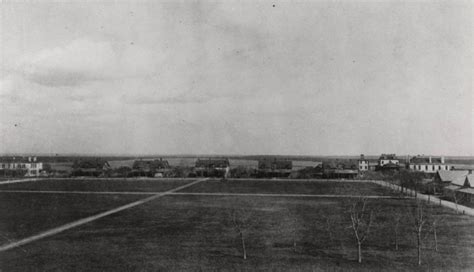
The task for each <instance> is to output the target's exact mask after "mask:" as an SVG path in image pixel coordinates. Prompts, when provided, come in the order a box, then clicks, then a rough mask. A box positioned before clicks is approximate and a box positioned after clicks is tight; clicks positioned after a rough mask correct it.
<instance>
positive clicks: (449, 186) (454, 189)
mask: <svg viewBox="0 0 474 272" xmlns="http://www.w3.org/2000/svg"><path fill="white" fill-rule="evenodd" d="M444 189H446V190H450V191H457V190H459V189H461V187H460V186H457V185H452V184H451V185H448V186H446V187H444Z"/></svg>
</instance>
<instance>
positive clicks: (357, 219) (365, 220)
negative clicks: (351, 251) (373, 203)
mask: <svg viewBox="0 0 474 272" xmlns="http://www.w3.org/2000/svg"><path fill="white" fill-rule="evenodd" d="M350 217H351V226H350V228H352V231H353V233H354V236H355V238H356V241H357V252H358V258H357V260H358V262H359V263H362V244H363V243H364V241H365V240H366V239H367V237H368V236H369V233H370V227H371V226H372V223H373V221H374V211H373V210H369V209H368V208H367V198H366V197H359V198H356V199H355V200H354V202H353V203H352V205H351V207H350Z"/></svg>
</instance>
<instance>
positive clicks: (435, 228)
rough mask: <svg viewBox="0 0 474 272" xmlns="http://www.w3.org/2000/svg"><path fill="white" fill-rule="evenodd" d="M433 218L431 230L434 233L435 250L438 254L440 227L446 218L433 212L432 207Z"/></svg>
mask: <svg viewBox="0 0 474 272" xmlns="http://www.w3.org/2000/svg"><path fill="white" fill-rule="evenodd" d="M431 218H432V220H431V230H432V231H433V240H434V249H435V251H436V252H438V227H439V225H440V224H441V222H442V221H443V220H444V217H443V216H442V215H436V214H435V212H434V211H433V206H431Z"/></svg>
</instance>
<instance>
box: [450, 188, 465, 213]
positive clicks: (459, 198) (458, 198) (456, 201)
mask: <svg viewBox="0 0 474 272" xmlns="http://www.w3.org/2000/svg"><path fill="white" fill-rule="evenodd" d="M451 196H452V198H453V201H454V205H455V206H456V214H458V213H459V208H458V204H459V203H460V202H462V201H463V198H462V195H460V194H459V195H458V194H456V191H454V190H453V191H452V194H451Z"/></svg>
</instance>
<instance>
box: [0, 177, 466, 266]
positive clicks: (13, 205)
mask: <svg viewBox="0 0 474 272" xmlns="http://www.w3.org/2000/svg"><path fill="white" fill-rule="evenodd" d="M67 182H72V181H63V183H67ZM97 182H102V181H97ZM129 182H130V183H131V182H132V181H129ZM180 182H183V183H186V182H188V183H189V182H190V181H186V182H185V181H180ZM271 183H274V184H273V185H271ZM154 184H156V181H155V183H154ZM175 184H176V186H175V187H178V186H179V185H178V183H175ZM288 184H291V185H292V186H291V187H288V186H287V185H288ZM17 185H20V184H17ZM30 185H31V184H30ZM127 186H128V185H127ZM127 186H125V185H124V186H123V188H124V190H125V187H126V188H127V189H126V190H127V191H129V190H132V188H133V186H132V185H130V186H132V187H127ZM156 186H159V185H156ZM340 187H341V188H343V189H341V188H340ZM61 188H63V187H61ZM147 188H148V189H151V188H149V187H147ZM317 188H319V189H317ZM330 188H337V190H336V189H330ZM2 189H5V188H4V187H3V186H2V187H0V190H2ZM50 189H53V188H52V187H50ZM63 189H64V188H63ZM91 189H93V187H92V185H91V186H89V187H87V190H91ZM152 189H153V191H154V190H156V188H152ZM74 190H75V189H74ZM117 190H118V189H114V190H113V191H117ZM163 190H166V189H165V188H163ZM179 192H189V193H191V192H219V193H226V192H228V193H234V192H239V193H242V192H245V193H285V194H288V193H292V194H296V193H306V194H309V193H311V194H333V193H334V192H338V193H341V194H345V195H347V194H356V195H357V194H360V193H363V194H368V195H389V194H390V192H388V191H386V190H385V189H382V188H380V187H377V186H376V185H373V184H368V183H338V182H308V181H302V182H296V181H293V182H291V183H283V182H280V181H274V180H272V181H249V180H247V181H245V180H242V181H232V182H227V183H222V182H216V181H203V182H201V183H198V184H195V185H193V186H191V187H188V188H186V189H184V190H182V191H179ZM38 196H39V198H40V199H41V198H42V197H50V198H52V199H44V200H42V201H44V202H46V204H45V205H46V206H44V208H43V206H42V205H33V203H35V197H38ZM63 197H65V198H63ZM75 197H77V195H74V194H70V195H65V194H62V195H61V196H59V195H58V194H52V193H48V194H40V193H38V194H37V193H26V194H19V193H4V192H3V193H1V192H0V202H1V203H2V206H3V203H10V204H8V205H9V210H12V211H11V212H10V213H14V211H21V212H19V214H18V215H17V216H16V217H17V218H18V219H16V221H15V220H4V218H5V219H8V218H15V216H12V215H11V214H10V215H8V214H9V213H6V212H3V213H0V215H1V216H2V217H1V218H0V220H1V221H0V222H2V224H1V225H0V226H1V229H0V232H1V233H14V232H13V231H11V230H12V229H13V230H14V229H15V228H16V227H17V226H20V225H21V224H25V223H29V224H31V226H32V227H31V228H30V231H29V232H27V233H18V234H16V235H17V236H21V235H28V233H32V232H35V231H41V230H42V229H44V228H45V227H48V226H46V225H44V226H40V225H38V226H37V227H35V225H36V223H38V222H39V221H41V218H42V217H43V216H47V211H48V210H54V209H56V210H58V213H59V214H61V216H57V217H56V219H58V221H55V220H52V221H55V222H53V223H52V225H55V223H57V224H58V225H59V224H62V223H61V222H64V221H67V220H63V221H60V220H59V218H63V217H64V216H68V214H73V216H72V217H71V218H69V219H70V220H75V219H74V218H76V217H80V216H83V215H84V216H87V215H86V214H83V215H81V214H76V215H77V216H76V215H74V213H75V211H76V209H77V210H78V211H84V210H88V212H94V209H107V208H110V207H111V206H114V205H117V206H120V205H122V204H123V203H124V202H126V201H130V202H132V201H134V200H135V199H136V198H137V197H138V198H140V197H142V198H144V197H146V196H139V195H133V196H128V195H127V196H123V195H121V196H120V197H118V198H115V197H116V196H114V195H105V196H104V195H96V196H94V197H93V198H90V199H89V197H90V195H85V196H83V195H80V196H79V197H84V198H83V199H82V200H81V199H75ZM86 197H87V198H86ZM123 197H131V198H130V199H128V200H127V199H125V198H123ZM56 198H57V199H58V200H56V201H55V200H53V199H56ZM67 198H71V199H70V200H68V199H67ZM94 198H96V199H94ZM36 201H38V200H36ZM114 201H115V202H114ZM50 202H51V203H50ZM69 202H70V203H69ZM81 203H82V204H81ZM104 203H105V204H107V203H108V204H107V205H108V206H105V205H104ZM351 204H352V200H351V199H350V198H342V197H341V198H334V197H333V198H326V197H314V198H313V197H311V198H299V197H255V196H235V195H234V196H230V195H229V196H225V195H167V196H164V197H162V198H159V199H156V200H152V201H150V202H147V203H145V204H143V205H139V206H135V207H133V208H131V209H127V210H124V211H121V212H119V213H115V214H112V215H110V216H106V217H103V218H100V219H98V220H96V221H93V222H90V223H88V224H85V225H82V226H79V227H76V228H73V229H69V230H67V231H64V232H61V233H59V234H56V235H53V236H50V237H47V238H44V239H41V240H38V241H35V242H32V243H29V244H26V245H23V246H21V247H18V248H13V249H10V250H7V251H3V252H0V270H2V271H183V270H184V271H321V270H324V271H326V270H330V271H338V270H341V271H342V270H352V271H354V270H355V271H366V270H371V271H393V270H398V271H407V270H413V271H418V270H443V271H446V270H448V271H471V270H472V268H473V267H474V228H473V226H474V219H473V218H472V217H468V216H462V215H456V214H454V212H453V211H452V210H448V209H445V208H442V207H438V206H430V207H429V208H427V210H426V212H427V213H429V214H432V215H433V217H436V218H441V221H440V222H439V226H438V231H437V236H438V237H437V239H438V252H436V251H435V250H434V242H433V241H434V240H433V235H432V233H431V232H429V231H427V232H426V233H425V234H424V238H423V249H422V266H421V267H418V266H417V265H416V244H415V240H416V239H415V236H414V234H413V232H412V230H411V228H412V224H411V219H412V218H411V217H410V216H409V215H408V214H409V213H408V210H409V209H410V207H413V206H414V205H415V201H414V200H412V199H369V200H368V204H367V205H368V208H369V209H371V210H375V211H376V216H375V217H374V222H373V227H372V231H371V232H370V235H369V236H368V238H367V240H366V241H365V243H364V245H363V262H362V264H358V263H357V261H356V258H357V248H356V243H355V239H354V236H353V234H352V232H351V229H350V228H349V226H350V216H349V213H348V210H349V206H350V205H351ZM97 207H99V208H97ZM59 211H61V212H59ZM397 211H400V212H401V213H402V214H404V218H403V220H401V225H400V237H399V243H400V245H399V250H398V251H397V250H395V247H394V238H393V237H394V235H393V229H392V227H393V224H392V219H393V214H394V213H396V212H397ZM38 212H43V216H35V214H36V213H38ZM233 212H237V217H241V218H242V219H244V218H245V226H244V231H243V233H244V238H245V243H246V250H247V259H246V260H244V259H243V258H242V246H241V240H240V238H239V234H238V233H237V232H236V231H235V227H234V225H233V223H232V218H233V217H232V214H233ZM8 216H9V217H8ZM19 218H21V219H19ZM35 228H36V229H35ZM427 230H429V228H427ZM9 235H10V234H9ZM295 244H296V246H295Z"/></svg>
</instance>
